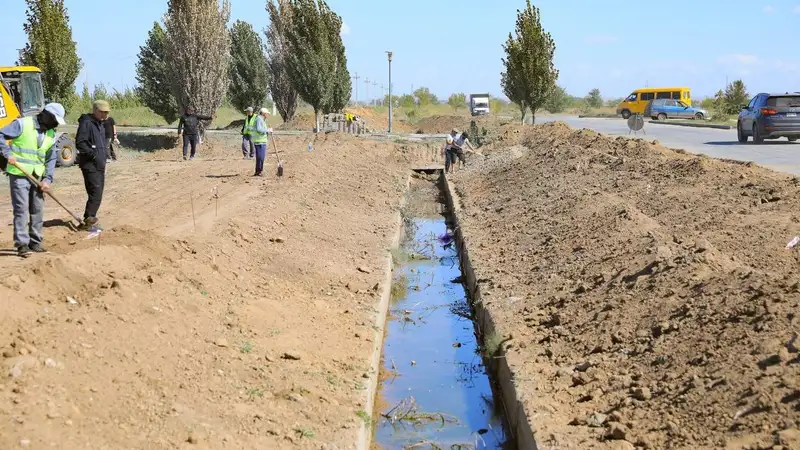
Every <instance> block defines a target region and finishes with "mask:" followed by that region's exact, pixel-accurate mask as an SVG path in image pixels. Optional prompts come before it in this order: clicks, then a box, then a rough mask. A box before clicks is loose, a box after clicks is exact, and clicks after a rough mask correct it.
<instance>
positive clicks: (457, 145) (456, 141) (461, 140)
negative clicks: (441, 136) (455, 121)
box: [453, 131, 476, 168]
mask: <svg viewBox="0 0 800 450" xmlns="http://www.w3.org/2000/svg"><path fill="white" fill-rule="evenodd" d="M464 145H466V146H467V147H469V149H470V150H472V152H473V153H476V152H475V148H474V147H473V146H472V143H471V142H470V141H469V135H468V134H467V132H466V131H465V132H463V133H460V134H459V135H458V136H456V137H455V138H453V149H455V152H456V156H457V157H458V161H459V165H460V166H461V167H462V168H463V167H464V164H465V163H466V159H465V157H464Z"/></svg>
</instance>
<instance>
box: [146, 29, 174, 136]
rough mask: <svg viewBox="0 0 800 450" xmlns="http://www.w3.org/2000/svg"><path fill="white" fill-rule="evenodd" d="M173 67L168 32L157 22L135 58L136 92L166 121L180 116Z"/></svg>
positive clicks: (168, 121) (170, 121)
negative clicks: (173, 91)
mask: <svg viewBox="0 0 800 450" xmlns="http://www.w3.org/2000/svg"><path fill="white" fill-rule="evenodd" d="M170 76H171V72H170V68H169V64H168V62H167V48H166V33H165V32H164V28H163V27H161V24H159V23H158V22H154V23H153V28H152V29H151V30H150V32H149V33H148V35H147V41H146V42H145V44H144V46H142V47H139V59H138V61H137V62H136V82H137V83H138V86H137V87H136V94H137V95H138V96H139V99H140V100H141V101H142V103H143V104H144V105H145V106H147V107H148V108H150V110H152V111H153V112H154V113H156V114H158V115H159V116H161V117H162V118H163V119H164V121H166V122H167V123H172V122H175V120H177V119H178V105H177V104H176V103H175V96H173V95H172V83H171V81H170Z"/></svg>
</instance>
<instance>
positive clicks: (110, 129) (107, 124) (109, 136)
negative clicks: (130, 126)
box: [103, 116, 119, 161]
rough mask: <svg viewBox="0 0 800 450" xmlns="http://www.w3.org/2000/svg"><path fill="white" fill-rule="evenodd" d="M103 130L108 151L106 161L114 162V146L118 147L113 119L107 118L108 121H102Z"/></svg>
mask: <svg viewBox="0 0 800 450" xmlns="http://www.w3.org/2000/svg"><path fill="white" fill-rule="evenodd" d="M103 128H104V129H105V130H106V149H107V150H108V155H107V157H106V159H107V160H110V161H116V160H117V152H116V151H115V150H116V149H115V148H114V145H119V139H117V122H115V121H114V118H113V117H111V116H108V119H106V120H104V121H103Z"/></svg>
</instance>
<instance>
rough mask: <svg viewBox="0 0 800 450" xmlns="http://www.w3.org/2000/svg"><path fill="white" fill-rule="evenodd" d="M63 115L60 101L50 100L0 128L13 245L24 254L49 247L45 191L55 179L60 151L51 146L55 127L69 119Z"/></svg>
mask: <svg viewBox="0 0 800 450" xmlns="http://www.w3.org/2000/svg"><path fill="white" fill-rule="evenodd" d="M64 115H65V111H64V107H63V106H62V105H61V104H60V103H49V104H47V105H46V106H45V107H44V110H42V112H40V113H39V114H37V115H36V116H33V117H23V118H20V119H17V120H15V121H13V122H11V123H10V124H8V125H6V126H5V127H4V128H2V129H0V153H2V155H3V158H0V159H2V160H3V161H2V163H0V164H2V165H3V166H4V167H3V168H4V169H5V171H6V173H7V174H8V177H9V185H10V187H11V205H12V207H13V209H14V246H15V247H16V249H17V253H18V254H19V256H22V257H25V256H28V255H29V254H30V253H31V252H36V253H43V252H45V251H46V250H45V248H44V247H43V246H42V241H43V239H44V236H43V228H44V193H45V192H48V191H49V190H50V185H51V184H52V183H53V173H54V172H55V169H56V159H57V157H58V155H57V154H56V152H54V151H52V147H53V144H54V143H55V138H56V133H55V129H56V128H57V127H58V126H59V125H64V124H65V123H66V122H65V120H64ZM6 141H10V144H11V145H9V144H8V143H6ZM26 172H27V173H28V174H30V175H31V177H32V178H34V179H36V180H38V181H40V183H41V184H40V186H41V187H39V185H37V183H36V182H34V181H33V180H30V179H28V177H27V175H25V173H26Z"/></svg>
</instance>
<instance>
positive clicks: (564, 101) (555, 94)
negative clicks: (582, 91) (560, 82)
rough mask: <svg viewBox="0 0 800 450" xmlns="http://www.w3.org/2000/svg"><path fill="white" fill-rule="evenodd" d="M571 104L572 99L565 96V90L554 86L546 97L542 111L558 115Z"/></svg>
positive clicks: (567, 95)
mask: <svg viewBox="0 0 800 450" xmlns="http://www.w3.org/2000/svg"><path fill="white" fill-rule="evenodd" d="M571 103H572V99H571V98H570V96H569V94H567V90H566V89H564V88H563V87H561V86H556V87H555V88H553V90H552V91H551V92H550V95H549V96H548V97H547V101H546V102H545V103H544V109H546V110H547V111H548V112H550V113H552V114H558V113H562V112H564V111H566V110H567V108H568V107H569V106H570V104H571Z"/></svg>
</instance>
